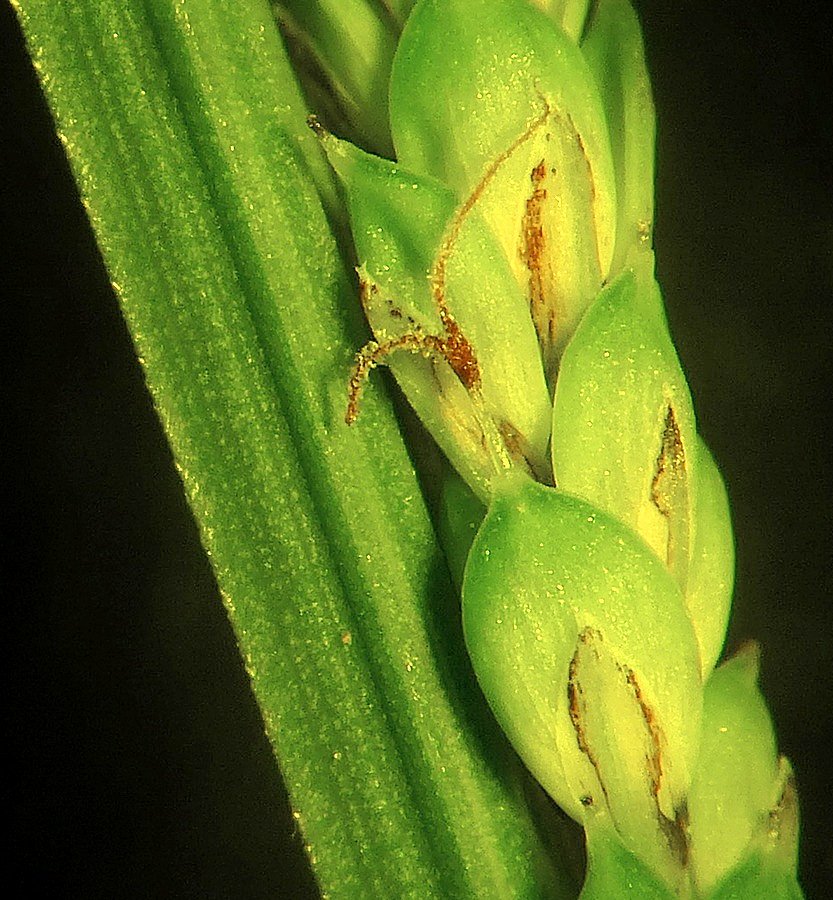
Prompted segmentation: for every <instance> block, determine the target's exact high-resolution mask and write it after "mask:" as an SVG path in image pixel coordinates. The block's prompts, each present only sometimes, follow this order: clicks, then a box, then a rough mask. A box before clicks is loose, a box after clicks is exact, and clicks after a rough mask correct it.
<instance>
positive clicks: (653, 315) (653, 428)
mask: <svg viewBox="0 0 833 900" xmlns="http://www.w3.org/2000/svg"><path fill="white" fill-rule="evenodd" d="M650 262H651V260H650V256H649V255H647V254H646V255H643V256H642V257H640V260H639V265H638V267H636V268H633V269H632V268H626V269H625V270H624V271H623V273H622V274H621V275H620V276H619V277H618V278H617V279H616V280H615V281H614V282H613V283H611V284H610V285H608V287H606V288H605V289H604V290H603V291H602V292H601V293H600V294H599V296H598V298H597V299H596V300H595V301H594V303H593V305H592V307H591V308H590V309H589V310H588V312H587V314H586V315H585V317H584V318H583V319H582V322H581V325H580V326H579V328H578V330H577V331H576V333H575V335H574V336H573V338H572V340H571V341H570V343H569V345H568V346H567V350H566V352H565V354H564V358H563V360H562V363H561V367H560V370H559V375H558V382H557V384H556V391H555V404H554V407H553V428H552V461H553V471H554V474H555V480H556V483H557V484H558V485H559V486H560V487H562V488H564V489H565V490H567V491H571V492H573V493H576V494H578V495H580V496H582V497H585V498H586V499H587V500H589V501H591V502H592V503H594V504H597V505H598V506H600V507H601V508H602V509H604V510H607V511H608V512H610V513H612V514H613V515H615V516H616V517H617V518H619V519H620V520H621V521H622V522H625V523H626V524H628V525H630V527H631V528H633V529H634V530H635V531H637V532H638V533H639V534H640V535H641V536H642V537H643V539H644V540H645V541H646V542H647V544H648V545H649V546H650V547H651V548H652V549H653V550H654V552H655V553H656V554H657V555H658V556H659V557H660V558H661V559H662V560H663V561H664V562H665V563H666V565H667V566H668V568H669V570H670V571H671V572H672V573H673V574H674V577H675V578H676V579H677V582H678V584H679V585H680V588H681V590H682V591H683V593H684V595H685V597H686V602H687V604H688V609H689V613H690V615H691V618H692V621H693V623H694V628H695V631H696V632H697V637H698V641H699V645H700V654H701V664H702V670H703V673H704V675H705V674H706V673H707V672H708V671H709V670H710V669H711V668H712V666H713V665H714V663H715V661H716V660H717V657H718V655H719V653H720V649H721V647H722V644H723V635H724V632H725V627H726V620H727V617H728V611H729V604H730V600H731V587H732V568H733V545H732V536H731V526H730V524H729V511H728V503H727V501H726V498H725V491H724V489H723V485H722V481H721V479H720V474H719V472H718V471H717V469H716V467H715V466H714V463H713V461H712V459H711V456H710V455H709V453H708V450H707V449H706V448H705V446H704V445H702V442H701V441H700V439H699V438H698V436H697V432H696V426H695V422H694V412H693V409H692V405H691V397H690V396H689V392H688V386H687V384H686V381H685V376H684V375H683V371H682V369H681V368H680V364H679V361H678V359H677V354H676V351H675V350H674V345H673V344H672V342H671V338H670V336H669V334H668V328H667V325H666V321H665V313H664V310H663V306H662V298H661V296H660V293H659V288H658V286H657V284H656V282H655V281H654V279H653V273H652V271H651V265H650ZM701 495H702V497H701ZM701 531H702V534H700V532H701Z"/></svg>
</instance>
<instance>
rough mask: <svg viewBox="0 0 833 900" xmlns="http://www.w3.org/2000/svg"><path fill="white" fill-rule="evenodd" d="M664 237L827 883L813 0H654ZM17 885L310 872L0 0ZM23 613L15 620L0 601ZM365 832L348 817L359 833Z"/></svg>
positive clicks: (832, 206)
mask: <svg viewBox="0 0 833 900" xmlns="http://www.w3.org/2000/svg"><path fill="white" fill-rule="evenodd" d="M637 5H638V9H639V11H640V14H641V17H642V19H643V23H644V26H645V35H646V43H647V49H648V56H649V63H650V67H651V70H652V75H653V79H654V86H655V95H656V102H657V108H658V119H659V142H658V159H659V163H658V165H659V173H658V185H657V210H658V216H657V227H656V246H657V252H658V266H659V274H660V280H661V283H662V284H663V287H664V291H665V295H666V300H667V305H668V310H669V318H670V320H671V326H672V331H673V333H674V335H675V338H676V340H677V343H678V348H679V352H680V355H681V357H682V359H683V364H684V366H685V368H686V370H687V373H688V375H689V378H690V383H691V387H692V391H693V394H694V397H695V402H696V405H697V410H698V416H699V422H700V427H701V430H702V432H703V433H704V435H705V437H706V439H707V441H708V442H709V443H710V444H711V446H712V449H713V450H714V452H715V455H716V457H717V459H718V461H719V462H720V464H721V467H722V468H723V471H724V474H725V477H726V480H727V483H728V486H729V491H730V494H731V498H732V504H733V511H734V517H735V526H736V539H737V543H738V583H737V592H736V600H735V610H734V616H733V622H732V629H731V634H730V646H736V645H737V644H738V642H739V641H740V640H742V639H743V638H746V637H754V638H757V639H759V640H760V641H761V642H762V643H763V645H764V668H763V685H764V690H765V693H766V694H767V697H768V699H769V701H770V704H771V708H772V711H773V715H774V718H775V721H776V726H777V729H778V733H779V739H780V744H781V749H782V751H783V752H785V753H787V754H788V755H789V756H790V757H791V759H792V760H793V762H794V764H795V768H796V770H797V773H798V780H799V785H800V789H801V798H802V805H803V818H804V840H803V850H802V866H803V883H804V886H805V888H806V890H807V894H808V896H810V897H823V896H829V895H830V892H831V891H833V841H832V840H831V828H830V820H831V816H830V813H829V810H828V806H829V802H830V794H831V758H833V753H831V749H830V743H829V736H830V734H831V730H833V729H831V725H833V714H832V712H833V704H832V703H831V693H833V650H832V649H831V647H832V646H833V614H831V606H832V605H833V589H832V588H833V585H831V575H830V570H831V540H830V532H831V527H830V513H829V510H830V507H831V500H833V490H831V489H832V488H833V484H831V474H830V463H829V458H828V457H829V444H830V433H831V411H830V399H831V398H830V385H831V357H833V353H831V307H832V306H833V199H831V198H833V179H831V164H830V159H831V156H830V154H831V150H833V141H831V126H830V116H829V113H828V112H827V111H826V110H827V104H828V102H829V100H830V97H829V94H830V86H831V83H833V82H831V72H830V69H829V58H830V51H831V43H830V38H829V37H828V35H829V31H828V29H827V28H826V27H825V25H824V23H820V22H817V21H815V20H813V19H811V14H810V12H809V11H808V7H805V6H804V5H803V4H781V5H779V6H778V7H776V6H774V5H769V4H760V3H753V2H741V3H725V2H717V0H715V2H708V3H707V2H698V3H668V2H659V0H651V2H649V0H646V2H641V3H638V4H637ZM0 34H1V35H2V47H0V67H2V80H0V116H1V117H2V119H1V120H0V121H1V122H2V129H3V132H2V142H0V153H2V161H1V162H0V191H2V205H1V206H0V215H2V232H0V233H2V236H3V240H4V245H5V246H6V248H7V253H8V254H9V255H8V257H7V263H6V264H5V266H4V269H3V273H4V277H3V281H4V289H3V304H2V308H3V312H4V316H7V317H8V321H7V322H6V324H5V326H4V335H5V336H6V346H5V352H4V354H3V356H2V359H3V364H4V369H5V372H4V375H3V380H2V383H3V388H4V390H5V392H6V397H5V400H4V412H5V415H6V428H5V431H6V437H7V441H6V444H7V446H8V448H9V450H10V453H9V454H8V455H7V457H6V462H5V464H4V476H5V487H6V490H5V493H6V494H7V496H8V498H9V502H8V503H7V504H6V508H7V510H8V521H9V523H10V526H11V527H10V528H9V530H8V532H7V534H8V536H7V538H6V541H5V547H4V549H5V551H6V552H5V556H6V557H7V561H8V565H7V566H6V567H5V570H4V575H3V583H4V598H5V600H4V603H5V606H6V607H7V608H8V609H10V610H11V611H12V615H11V619H10V627H9V628H8V632H9V634H10V638H11V640H10V641H9V645H10V646H9V657H10V659H11V662H12V669H11V677H10V681H9V685H8V694H9V697H10V701H11V716H10V717H9V720H10V726H11V727H10V729H9V738H10V743H11V745H12V749H13V750H14V751H16V752H15V754H13V756H12V758H13V759H14V760H15V762H14V763H13V764H12V765H11V766H8V765H7V767H6V770H7V782H8V783H9V784H10V788H11V793H12V804H11V805H12V808H13V812H12V815H11V816H10V817H8V819H7V820H8V821H10V822H11V827H12V832H13V837H12V847H11V851H12V852H11V857H12V859H13V861H14V862H13V865H12V867H11V872H10V875H9V877H8V878H7V879H6V883H7V884H8V885H9V887H10V888H11V890H12V894H13V895H17V896H29V895H30V894H33V893H35V891H36V889H38V888H40V889H46V890H47V891H49V892H50V893H51V895H52V896H84V897H105V896H106V897H177V898H178V897H182V898H186V897H194V898H196V897H204V898H208V897H217V898H221V897H229V898H236V897H239V898H248V897H251V898H261V897H263V898H265V897H287V898H304V897H307V896H310V890H311V881H310V876H309V873H308V871H307V869H306V866H305V863H304V859H303V856H302V853H301V850H300V839H299V837H298V836H297V835H296V834H294V832H293V827H292V822H291V819H290V818H289V815H288V809H287V806H286V801H285V798H284V796H283V789H282V786H281V782H280V777H279V775H278V773H277V771H276V768H275V766H274V763H273V761H272V757H271V755H270V750H269V747H268V745H267V743H266V740H265V738H264V737H263V734H262V728H261V725H260V722H259V718H258V713H257V708H256V706H255V704H254V702H253V700H252V698H251V696H250V694H249V691H248V686H247V683H246V680H245V676H244V674H243V671H242V668H241V666H240V664H239V661H238V659H237V655H236V649H235V646H234V643H233V637H232V634H231V630H230V628H229V626H228V623H227V621H226V618H225V613H224V612H223V609H222V606H221V603H220V600H219V597H218V594H217V591H216V587H215V585H214V582H213V579H212V575H211V572H210V569H209V567H208V565H207V563H206V560H205V558H204V556H203V554H202V552H201V549H200V546H199V543H198V539H197V535H196V529H195V527H194V524H193V522H192V520H191V518H190V515H189V512H188V509H187V507H186V506H185V503H184V500H183V498H182V496H181V492H180V487H179V483H178V479H177V476H176V474H175V471H174V469H173V465H172V461H171V458H170V455H169V452H168V450H167V446H166V443H165V440H164V437H163V435H162V433H161V430H160V427H159V424H158V422H157V420H156V418H155V416H154V413H153V410H152V407H151V404H150V401H149V399H148V397H147V395H146V393H145V390H144V385H143V381H142V375H141V371H140V369H139V367H138V364H137V363H136V360H135V358H134V356H133V352H132V348H131V344H130V340H129V337H128V335H127V333H126V331H125V328H124V325H123V323H122V320H121V317H120V314H119V311H118V307H117V304H116V300H115V298H114V297H113V295H112V292H111V290H110V288H109V282H108V279H107V275H106V273H105V271H104V269H103V267H102V264H101V260H100V258H99V256H98V252H97V250H96V246H95V243H94V240H93V238H92V235H91V233H90V229H89V226H88V224H87V221H86V218H85V216H84V213H83V210H82V208H81V206H80V204H79V202H78V199H77V196H76V194H75V190H74V186H73V182H72V180H71V177H70V175H69V170H68V167H67V165H66V162H65V160H64V157H63V153H62V150H61V147H60V145H59V143H58V141H57V139H56V138H55V137H54V136H53V133H52V126H51V123H50V120H49V116H48V113H47V111H46V109H45V106H44V104H43V100H42V97H41V95H40V91H39V88H38V85H37V82H36V80H35V77H34V74H33V72H32V70H31V67H30V66H29V64H28V61H27V57H26V54H25V52H24V49H23V45H22V41H21V38H20V34H19V32H18V29H17V27H16V23H15V20H14V16H13V14H12V12H11V10H10V8H9V7H8V6H7V5H5V4H3V5H2V7H0ZM7 621H8V620H7ZM345 839H349V835H345Z"/></svg>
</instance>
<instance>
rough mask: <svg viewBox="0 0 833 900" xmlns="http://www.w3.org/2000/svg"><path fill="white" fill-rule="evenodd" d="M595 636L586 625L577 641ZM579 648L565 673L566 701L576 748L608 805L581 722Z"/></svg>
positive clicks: (598, 767)
mask: <svg viewBox="0 0 833 900" xmlns="http://www.w3.org/2000/svg"><path fill="white" fill-rule="evenodd" d="M597 636H598V635H597V633H596V632H595V631H594V630H593V629H592V628H589V627H587V628H585V629H584V630H583V631H582V632H581V633H580V634H579V636H578V639H579V643H580V644H584V645H585V646H587V645H588V644H589V642H590V639H591V638H593V637H597ZM579 649H580V648H579V647H578V645H577V646H576V649H575V652H574V653H573V656H572V658H571V659H570V666H569V669H568V675H567V702H568V708H569V712H570V722H571V723H572V726H573V731H575V733H576V742H577V743H578V749H579V750H580V751H581V752H582V753H583V754H584V755H585V756H586V757H587V759H588V760H589V762H590V765H591V766H593V770H594V771H595V773H596V778H597V779H598V781H599V786H600V787H601V789H602V793H603V794H604V797H605V801H607V803H608V806H609V805H610V801H609V800H608V796H607V788H606V787H605V783H604V781H603V779H602V772H601V767H600V766H599V761H598V760H597V759H596V755H595V754H594V753H593V749H592V747H591V746H590V744H589V743H588V741H587V735H586V734H585V733H584V724H583V722H582V717H583V716H582V706H583V705H584V691H583V690H582V688H581V684H580V682H579V676H578V654H579ZM589 799H590V803H585V802H584V798H582V804H583V805H585V806H591V805H592V803H593V798H592V797H591V798H589Z"/></svg>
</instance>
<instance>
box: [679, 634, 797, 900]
mask: <svg viewBox="0 0 833 900" xmlns="http://www.w3.org/2000/svg"><path fill="white" fill-rule="evenodd" d="M758 668H759V651H758V649H757V647H756V646H754V645H747V646H746V647H745V648H744V649H743V650H742V651H741V652H740V653H739V654H738V655H737V656H735V657H733V658H732V659H731V660H729V661H728V662H726V663H724V664H723V665H722V666H720V667H719V668H718V669H716V670H715V671H714V672H713V673H712V675H711V677H710V678H709V681H708V683H707V684H706V689H705V694H704V705H703V736H702V742H701V747H700V756H699V759H698V763H697V770H696V772H695V775H694V779H693V781H692V785H691V790H690V792H689V796H688V811H689V817H690V834H691V843H692V851H691V856H692V860H691V866H692V870H693V873H694V877H695V880H696V882H697V884H698V886H699V887H700V888H701V890H702V891H703V892H704V893H705V894H706V895H708V893H709V892H710V891H712V890H713V889H714V887H715V885H717V884H718V883H719V882H720V880H721V879H723V878H724V877H725V876H726V875H727V873H730V872H732V870H733V869H735V868H736V867H740V871H739V872H738V873H737V874H736V875H732V876H730V879H729V882H731V881H732V880H735V881H738V880H749V883H750V885H752V884H753V883H754V879H753V872H757V871H759V870H760V869H761V868H764V869H767V868H769V869H772V870H773V871H776V870H777V871H780V872H781V873H782V874H783V875H784V876H791V877H792V880H793V881H794V874H792V873H794V869H795V842H796V837H797V820H796V809H795V806H794V797H793V796H792V795H793V793H794V787H793V785H792V772H791V770H790V767H789V763H788V762H787V761H786V760H785V759H783V758H782V759H781V760H780V761H779V758H778V752H777V748H776V743H775V734H774V732H773V728H772V721H771V719H770V716H769V712H768V711H767V708H766V704H765V702H764V698H763V697H762V696H761V692H760V690H759V689H758V685H757V679H758ZM730 798H731V799H730ZM755 859H757V862H754V860H755ZM744 860H748V861H751V868H750V865H749V864H744V865H741V863H743V861H744ZM755 877H758V878H759V879H760V874H759V875H758V876H755ZM757 883H758V890H759V891H760V896H764V895H766V896H771V895H770V894H768V893H767V888H766V887H765V885H766V884H767V881H766V879H764V880H759V881H758V882H757ZM749 895H750V894H749V892H748V891H747V893H744V894H739V895H738V896H749ZM718 896H731V893H729V894H721V893H720V892H718ZM789 896H793V895H789Z"/></svg>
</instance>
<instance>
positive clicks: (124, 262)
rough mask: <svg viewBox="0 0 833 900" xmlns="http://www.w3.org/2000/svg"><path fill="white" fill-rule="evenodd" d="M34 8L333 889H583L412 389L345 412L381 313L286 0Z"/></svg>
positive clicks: (225, 585)
mask: <svg viewBox="0 0 833 900" xmlns="http://www.w3.org/2000/svg"><path fill="white" fill-rule="evenodd" d="M18 9H19V12H20V15H21V19H22V22H23V25H24V29H25V31H26V33H27V37H28V40H29V43H30V47H31V48H32V52H33V55H34V56H35V58H36V63H37V65H38V68H39V70H40V72H41V76H42V79H43V81H44V85H45V88H46V92H47V96H48V98H49V100H50V103H51V105H52V108H53V111H54V113H55V115H56V118H57V120H58V122H59V127H60V129H61V134H62V138H63V140H64V143H65V145H66V147H67V149H68V152H69V155H70V158H71V161H72V163H73V166H74V169H75V172H76V178H77V180H78V182H79V187H80V189H81V193H82V197H83V198H84V202H85V204H86V206H87V208H88V210H89V213H90V217H91V220H92V221H93V224H94V226H95V229H96V232H97V234H98V237H99V241H100V243H101V246H102V250H103V252H104V256H105V260H106V262H107V265H108V267H109V270H110V273H111V276H112V278H113V281H114V284H115V287H116V290H117V292H118V294H119V295H120V298H121V301H122V305H123V308H124V311H125V315H126V318H127V320H128V323H129V325H130V328H131V332H132V334H133V337H134V341H135V343H136V346H137V349H138V352H139V354H140V356H141V358H142V361H143V365H144V368H145V372H146V375H147V379H148V383H149V387H150V389H151V392H152V394H153V396H154V400H155V403H156V406H157V409H158V411H159V414H160V416H161V418H162V420H163V422H164V424H165V428H166V430H167V433H168V435H169V439H170V441H171V444H172V447H173V450H174V454H175V458H176V461H177V465H178V467H179V470H180V472H181V475H182V479H183V483H184V485H185V488H186V491H187V493H188V496H189V500H190V502H191V505H192V508H193V510H194V513H195V516H196V518H197V521H198V523H199V525H200V528H201V533H202V538H203V542H204V545H205V547H206V550H207V552H208V554H209V557H210V558H211V561H212V564H213V566H214V570H215V573H216V575H217V579H218V583H219V585H220V588H221V591H222V593H223V596H224V599H225V602H226V605H227V608H228V610H229V613H230V616H231V619H232V621H233V623H234V626H235V629H236V631H237V634H238V639H239V642H240V646H241V651H242V654H243V657H244V659H245V662H246V666H247V668H248V670H249V673H250V675H251V678H252V683H253V686H254V689H255V693H256V695H257V697H258V700H259V703H260V705H261V709H262V710H263V714H264V720H265V724H266V728H267V732H268V734H269V737H270V739H271V740H272V742H273V744H274V745H275V747H276V750H277V753H278V756H279V757H280V759H281V762H282V767H283V771H284V774H285V777H286V780H287V783H288V786H289V789H290V794H291V796H292V799H293V804H294V806H295V808H296V810H297V815H298V818H299V820H300V822H301V824H302V827H303V830H304V834H305V838H306V840H307V842H308V844H309V851H310V855H311V858H312V859H313V861H314V864H315V868H316V874H317V876H318V879H319V882H320V884H321V885H322V887H324V888H325V890H326V891H327V892H328V894H330V895H332V896H344V897H351V896H361V897H372V896H391V895H394V896H402V897H407V896H420V897H424V896H451V895H453V896H461V897H463V896H472V897H474V896H485V895H488V894H489V892H490V891H496V892H497V893H499V894H500V895H501V896H507V897H509V896H529V897H532V896H550V895H555V894H557V893H558V888H557V877H556V875H555V873H554V871H553V869H552V867H551V864H550V861H549V860H548V858H547V856H546V854H545V853H544V851H543V849H542V845H541V842H540V839H539V838H538V836H537V835H536V834H535V832H534V828H533V826H532V824H531V821H530V820H529V818H528V816H527V814H526V813H525V812H524V811H523V809H522V807H521V805H520V802H519V800H518V799H517V796H516V791H515V788H514V787H513V785H512V779H513V778H514V774H513V773H516V772H517V768H516V763H515V761H514V758H513V757H512V755H511V753H510V752H509V751H508V748H507V747H506V745H505V742H504V740H503V738H502V736H500V734H499V733H498V731H497V728H496V726H495V725H494V724H493V723H492V722H491V720H490V719H489V717H488V714H487V713H486V712H485V711H484V707H483V703H482V701H481V700H480V698H479V696H478V695H477V693H476V691H475V689H474V687H473V679H472V676H471V674H470V672H469V669H468V664H467V661H466V660H465V657H464V651H463V648H462V642H461V641H460V640H457V639H456V636H455V632H459V627H458V626H455V624H454V623H455V622H456V620H457V618H458V617H459V611H458V610H457V608H456V604H455V601H454V599H453V595H452V593H451V592H450V590H449V588H448V583H447V575H446V573H445V567H444V562H443V561H442V558H441V556H440V554H439V551H438V549H437V547H436V544H435V542H434V539H433V533H432V530H431V527H430V523H429V521H428V519H427V515H426V513H425V509H424V505H423V502H422V499H421V496H420V494H419V488H418V485H417V482H416V480H415V477H414V474H413V470H412V467H411V464H410V461H409V460H408V458H407V455H406V453H405V451H404V449H403V447H402V444H401V440H400V438H399V436H398V431H397V428H396V424H395V421H394V419H393V417H392V415H391V413H390V410H389V407H388V405H387V403H386V401H385V400H384V399H383V398H382V397H381V396H380V394H379V392H378V391H373V392H371V393H370V394H369V395H368V397H367V400H366V404H365V408H364V409H363V418H362V422H361V423H360V424H359V426H357V427H355V428H353V429H348V428H347V427H346V426H345V425H344V424H343V421H342V420H343V413H344V404H345V402H346V379H347V375H348V373H349V365H350V359H351V355H352V350H353V349H354V348H355V347H356V346H357V344H358V326H357V323H356V321H355V320H356V318H357V315H356V314H353V315H351V314H348V313H345V311H344V310H345V309H348V308H349V306H348V304H349V303H354V301H353V300H352V299H351V298H350V288H349V285H348V283H347V279H346V277H345V274H344V272H343V270H342V264H341V262H340V260H339V258H338V255H337V252H336V249H335V244H334V242H333V240H332V237H331V235H330V232H329V229H328V227H327V222H326V218H325V216H324V212H323V210H322V208H321V206H320V203H319V197H318V194H317V192H316V187H315V185H314V184H313V182H312V179H311V175H310V168H313V169H315V168H316V167H318V170H319V172H323V171H324V170H323V166H322V164H321V163H320V161H319V162H316V161H315V160H316V154H317V153H318V149H317V147H315V146H314V144H313V145H312V146H311V147H310V148H309V149H305V144H304V141H305V140H306V134H305V130H304V123H303V112H302V109H301V107H300V105H299V102H298V100H297V89H296V88H295V86H294V84H293V83H291V82H290V81H289V79H288V75H289V70H288V68H287V67H286V64H285V60H284V58H283V56H282V49H281V47H280V44H279V41H278V38H277V35H276V33H274V32H272V31H270V30H269V29H270V28H271V27H272V26H271V20H270V18H269V15H268V7H267V6H266V5H265V4H260V3H256V2H246V3H241V4H235V5H233V6H232V7H229V6H228V5H227V4H221V3H216V2H209V0H204V2H200V0H196V2H192V3H189V4H188V5H187V6H181V5H177V6H174V5H173V4H169V3H164V2H153V3H149V4H147V5H146V6H138V7H137V6H131V7H129V8H125V7H124V6H123V5H122V4H120V3H115V2H109V0H101V2H96V3H94V2H86V3H79V4H74V5H71V6H70V5H67V6H64V5H61V6H55V5H54V4H49V3H45V2H39V0H26V2H21V3H19V4H18ZM309 140H311V137H310V138H309ZM317 182H318V184H319V190H323V189H322V188H321V187H320V185H322V184H323V185H325V184H326V179H324V180H321V179H317ZM449 620H451V625H450V624H449ZM484 747H489V748H490V755H491V758H492V761H491V762H489V763H487V762H486V761H485V758H484V750H483V748H484Z"/></svg>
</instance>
